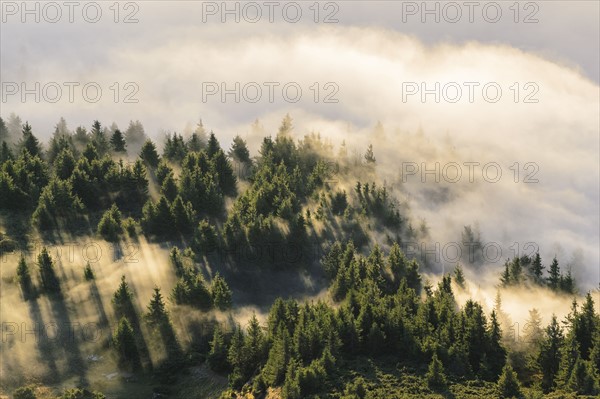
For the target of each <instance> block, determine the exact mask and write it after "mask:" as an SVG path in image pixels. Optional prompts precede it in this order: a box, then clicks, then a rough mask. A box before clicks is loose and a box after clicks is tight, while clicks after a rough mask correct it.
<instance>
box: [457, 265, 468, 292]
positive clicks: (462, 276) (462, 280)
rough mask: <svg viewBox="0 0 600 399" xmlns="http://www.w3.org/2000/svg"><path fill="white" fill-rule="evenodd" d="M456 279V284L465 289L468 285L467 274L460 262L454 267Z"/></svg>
mask: <svg viewBox="0 0 600 399" xmlns="http://www.w3.org/2000/svg"><path fill="white" fill-rule="evenodd" d="M454 281H455V282H456V285H458V286H459V287H460V288H462V289H464V288H465V286H466V280H465V274H464V272H463V269H462V266H461V265H460V264H458V265H456V268H455V269H454Z"/></svg>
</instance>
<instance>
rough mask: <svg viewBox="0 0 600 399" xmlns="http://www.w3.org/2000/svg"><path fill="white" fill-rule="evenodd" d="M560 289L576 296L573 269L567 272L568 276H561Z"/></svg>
mask: <svg viewBox="0 0 600 399" xmlns="http://www.w3.org/2000/svg"><path fill="white" fill-rule="evenodd" d="M559 286H560V289H561V291H563V292H565V293H567V294H574V293H575V281H574V280H573V275H572V274H571V269H569V270H568V271H567V274H565V275H564V276H562V275H561V276H560V283H559Z"/></svg>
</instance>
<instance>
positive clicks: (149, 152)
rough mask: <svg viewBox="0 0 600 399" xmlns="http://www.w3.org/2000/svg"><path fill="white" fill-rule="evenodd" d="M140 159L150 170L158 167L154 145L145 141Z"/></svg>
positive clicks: (150, 141) (149, 141)
mask: <svg viewBox="0 0 600 399" xmlns="http://www.w3.org/2000/svg"><path fill="white" fill-rule="evenodd" d="M140 158H141V159H142V161H144V162H145V163H146V165H148V166H149V167H150V168H152V169H154V168H156V167H157V166H158V162H159V157H158V152H156V145H154V143H153V142H152V140H146V142H145V143H144V145H143V146H142V150H141V152H140Z"/></svg>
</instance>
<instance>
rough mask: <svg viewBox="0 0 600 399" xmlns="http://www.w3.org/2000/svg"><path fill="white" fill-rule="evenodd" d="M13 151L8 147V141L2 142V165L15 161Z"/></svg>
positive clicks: (0, 160) (0, 154) (0, 153)
mask: <svg viewBox="0 0 600 399" xmlns="http://www.w3.org/2000/svg"><path fill="white" fill-rule="evenodd" d="M14 158H15V156H14V155H13V153H12V151H11V150H10V148H9V147H8V143H7V142H6V141H3V142H2V148H1V149H0V165H1V164H3V163H4V162H6V161H9V160H12V159H14Z"/></svg>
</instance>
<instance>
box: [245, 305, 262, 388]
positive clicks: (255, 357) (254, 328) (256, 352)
mask: <svg viewBox="0 0 600 399" xmlns="http://www.w3.org/2000/svg"><path fill="white" fill-rule="evenodd" d="M266 350H267V342H266V340H265V336H264V333H263V329H262V327H261V326H260V323H259V322H258V319H257V318H256V314H254V313H253V314H252V317H251V318H250V321H249V322H248V326H247V327H246V337H245V339H244V356H245V364H244V367H243V370H244V375H245V376H246V377H249V376H250V375H251V374H253V373H254V372H255V371H256V370H257V368H258V367H259V366H260V365H262V363H263V362H264V360H265V357H266Z"/></svg>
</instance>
